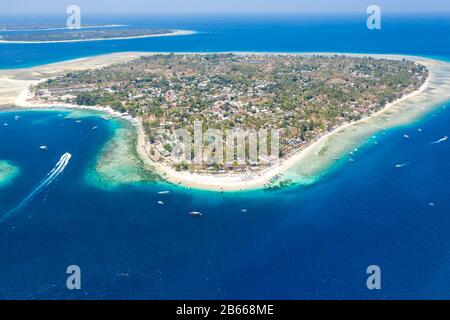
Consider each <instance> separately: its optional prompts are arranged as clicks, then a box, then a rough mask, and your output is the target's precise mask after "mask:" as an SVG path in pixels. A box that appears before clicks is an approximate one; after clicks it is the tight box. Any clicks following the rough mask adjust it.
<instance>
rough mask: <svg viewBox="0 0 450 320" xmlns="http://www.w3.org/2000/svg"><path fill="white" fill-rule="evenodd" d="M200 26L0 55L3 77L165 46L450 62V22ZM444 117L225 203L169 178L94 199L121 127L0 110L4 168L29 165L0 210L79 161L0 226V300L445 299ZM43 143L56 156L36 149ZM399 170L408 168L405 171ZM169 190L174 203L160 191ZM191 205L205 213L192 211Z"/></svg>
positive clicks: (1, 194)
mask: <svg viewBox="0 0 450 320" xmlns="http://www.w3.org/2000/svg"><path fill="white" fill-rule="evenodd" d="M192 19H193V18H192ZM203 19H204V20H190V21H184V22H183V21H181V20H177V21H175V22H174V21H172V22H171V21H168V20H165V21H166V22H165V23H166V24H167V25H170V24H172V25H177V26H180V27H181V26H183V27H186V28H191V29H200V26H201V28H202V29H201V30H203V32H204V33H202V34H201V35H197V36H192V38H187V37H186V38H184V39H182V38H179V39H175V38H173V39H146V40H130V41H125V42H120V43H119V42H117V43H109V44H104V45H101V44H100V43H95V44H94V43H91V44H76V45H73V46H71V45H68V44H67V45H45V46H42V47H40V46H34V45H31V46H32V47H27V48H25V47H24V46H22V45H10V46H5V45H1V46H0V57H2V58H4V59H0V61H1V63H2V65H1V66H2V67H4V68H5V67H11V66H14V67H20V66H25V65H30V64H39V63H43V62H48V61H50V60H51V61H57V60H64V59H67V58H71V57H75V56H82V55H87V54H89V53H100V51H101V52H110V51H114V50H118V51H125V50H127V51H128V50H149V51H156V50H161V48H166V49H167V50H168V51H171V50H173V49H175V48H178V49H179V50H180V51H189V50H190V49H192V50H193V51H199V50H200V51H201V50H203V51H206V50H210V51H219V50H222V49H227V50H228V49H230V50H231V49H233V50H242V51H248V50H252V49H254V50H258V49H260V50H268V51H319V50H323V51H354V52H391V53H416V54H422V55H428V56H433V55H435V56H441V57H450V50H449V49H450V45H449V44H448V43H446V42H443V41H442V35H443V33H444V32H448V31H449V23H447V24H446V23H444V22H442V21H441V20H439V19H440V18H427V19H428V20H427V19H423V20H420V21H419V22H415V24H414V23H413V22H412V21H411V20H408V19H404V18H398V20H391V21H387V22H386V28H385V29H383V30H382V32H381V33H380V34H377V35H375V36H373V38H371V37H372V36H369V38H368V39H367V38H366V40H368V41H367V42H363V41H359V40H358V39H360V37H362V36H367V33H366V32H367V31H366V30H364V29H360V28H359V27H355V26H359V24H358V21H359V20H354V18H352V19H350V20H347V21H345V20H342V21H338V22H336V23H335V24H333V22H329V23H327V24H323V23H322V24H321V23H316V22H314V23H313V22H310V24H309V25H308V28H307V29H305V26H304V24H305V23H306V22H304V21H303V22H302V21H296V20H286V19H281V20H276V19H275V18H273V19H271V20H267V19H266V20H254V21H250V20H245V21H244V22H243V21H242V20H237V19H235V18H233V19H231V18H229V19H228V20H226V19H225V18H223V19H225V20H224V21H222V22H223V25H220V24H219V23H218V22H211V21H209V22H208V21H206V20H205V18H203ZM290 19H294V18H292V17H291V18H290ZM430 19H431V20H430ZM433 19H434V20H433ZM433 21H434V22H433ZM436 21H437V22H436ZM441 22H442V23H441ZM136 23H139V21H136ZM154 23H156V22H154ZM195 27H197V28H195ZM446 28H447V29H446ZM424 30H425V31H427V32H425V31H424ZM238 35H240V36H238ZM250 35H252V37H250ZM293 35H296V38H294V40H291V41H287V39H293ZM335 35H340V37H339V39H336V38H335V37H334V36H335ZM320 36H321V38H320ZM280 37H282V38H280ZM283 37H284V38H283ZM318 37H319V38H318ZM417 37H420V38H421V39H422V41H421V43H420V44H418V43H417V41H416V39H417ZM324 39H334V40H333V41H331V42H330V41H324ZM263 40H264V41H263ZM114 45H115V46H114ZM56 49H58V50H56ZM96 50H97V51H96ZM14 59H15V60H20V62H16V61H15V60H14ZM449 109H450V108H443V107H442V106H437V107H436V111H435V112H434V113H430V114H428V115H426V116H424V118H422V119H420V120H418V121H416V122H414V123H411V124H409V125H406V126H403V127H398V128H394V129H391V130H388V131H386V135H379V138H378V142H379V144H378V145H374V144H373V143H371V142H368V143H367V144H365V145H364V146H363V147H362V148H360V151H359V152H358V153H357V154H356V156H355V160H356V161H355V162H354V163H343V164H342V165H340V166H339V168H336V169H335V170H332V171H331V172H330V173H329V174H328V175H326V176H325V177H324V178H322V179H321V180H320V182H319V183H316V184H313V185H311V186H308V187H302V186H296V187H292V188H288V189H285V190H282V191H277V192H263V191H255V192H245V193H241V194H223V195H222V194H218V193H212V192H206V191H196V190H185V189H182V188H178V187H174V186H168V185H166V184H162V183H149V184H142V183H139V184H130V185H122V186H120V187H118V188H115V189H113V190H106V189H102V188H97V187H96V186H95V185H92V184H90V183H88V182H87V180H86V175H88V174H89V172H90V169H91V168H92V166H93V165H94V164H95V159H96V158H97V156H98V152H99V150H101V149H102V147H103V146H104V144H105V143H107V141H108V140H109V139H110V138H111V137H112V136H113V134H114V131H115V130H116V128H117V125H118V124H117V123H114V122H113V121H109V122H108V121H104V120H102V119H101V118H99V117H96V116H91V117H84V118H83V119H82V122H81V123H80V122H76V119H73V118H66V117H65V116H66V113H63V112H59V111H51V112H49V111H48V112H41V111H39V112H38V111H33V112H20V113H18V112H3V113H0V123H1V124H3V123H8V124H9V125H8V126H1V127H0V142H1V143H0V159H2V160H8V161H11V162H12V163H14V164H15V165H17V166H18V167H19V168H20V174H19V175H18V176H17V177H16V178H15V179H14V180H13V181H12V182H11V184H9V185H8V186H7V187H5V188H2V189H0V215H4V214H5V213H7V212H9V211H10V210H11V208H14V206H16V205H17V204H18V203H20V202H21V201H23V200H24V199H25V198H26V197H27V196H28V195H30V194H31V193H33V191H34V190H36V187H37V186H39V182H41V181H42V179H43V178H44V177H46V175H47V174H48V173H49V172H51V171H52V169H54V168H55V165H56V164H57V162H58V161H59V160H60V158H61V156H62V155H63V154H64V153H66V152H69V153H70V154H71V155H72V158H71V159H70V161H69V163H68V165H67V166H66V167H64V169H63V170H59V171H61V172H60V173H59V174H58V175H57V177H56V178H55V179H53V180H52V181H51V183H50V184H49V185H48V186H46V187H45V188H43V189H39V190H38V191H39V192H38V193H37V194H34V197H32V200H31V201H30V202H29V203H28V204H27V205H26V206H25V207H24V208H23V209H21V210H19V211H17V212H15V213H14V215H13V216H12V217H11V218H10V219H8V220H6V221H3V222H1V223H0V261H1V264H0V297H1V298H12V299H14V298H37V299H39V298H61V299H70V298H85V299H89V298H91V299H94V298H95V299H102V298H160V299H169V298H288V299H292V298H362V299H365V298H376V299H378V298H400V299H402V298H449V294H448V290H447V289H448V287H449V285H450V283H449V279H450V274H449V270H450V268H449V266H450V256H449V254H448V252H449V247H450V238H449V232H448V230H450V229H449V228H450V215H449V213H450V202H449V199H448V194H449V191H450V190H449V189H450V185H449V182H448V181H450V168H449V163H450V159H449V157H450V152H449V151H450V150H449V148H450V144H449V142H442V143H439V144H431V142H433V141H437V140H438V139H440V138H442V137H444V136H448V135H449V126H448V123H449V122H450V112H449V111H450V110H449ZM15 115H20V119H18V120H15V119H14V116H15ZM60 115H61V116H60ZM93 127H97V129H96V130H92V128H93ZM418 128H421V129H422V132H419V131H418V130H417V129H418ZM404 134H408V135H409V136H410V139H404V138H403V135H404ZM42 144H46V145H48V146H49V149H48V151H47V152H43V151H42V150H40V149H39V146H40V145H42ZM399 163H408V164H409V165H408V166H405V167H403V168H401V169H399V168H395V165H396V164H399ZM59 171H58V172H59ZM162 190H170V191H171V193H170V194H167V195H159V194H158V192H159V191H162ZM158 201H164V203H165V204H164V205H163V206H161V205H158V204H157V202H158ZM431 203H432V204H433V206H432V205H430V204H431ZM244 208H245V209H247V212H246V213H242V212H241V209H244ZM193 210H195V211H202V212H203V213H204V216H203V217H201V218H195V217H191V216H189V215H188V214H187V213H188V212H189V211H193ZM71 264H76V265H79V266H80V268H81V270H82V290H80V291H75V292H73V291H68V290H67V289H66V287H65V282H66V273H65V270H66V267H67V266H68V265H71ZM372 264H377V265H379V266H380V267H381V270H382V290H380V291H369V290H367V288H366V278H367V274H366V268H367V266H369V265H372Z"/></svg>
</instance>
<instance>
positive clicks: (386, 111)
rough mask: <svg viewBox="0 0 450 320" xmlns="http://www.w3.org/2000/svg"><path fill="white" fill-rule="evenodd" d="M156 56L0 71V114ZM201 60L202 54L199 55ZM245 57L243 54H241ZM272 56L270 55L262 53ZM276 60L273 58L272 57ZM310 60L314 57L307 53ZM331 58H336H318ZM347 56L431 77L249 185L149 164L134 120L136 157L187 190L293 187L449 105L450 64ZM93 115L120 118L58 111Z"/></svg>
mask: <svg viewBox="0 0 450 320" xmlns="http://www.w3.org/2000/svg"><path fill="white" fill-rule="evenodd" d="M151 54H156V53H142V52H130V53H115V54H110V55H105V56H98V57H90V58H83V59H77V60H71V61H66V62H61V63H54V64H49V65H44V66H38V67H33V68H27V69H17V70H2V71H0V108H1V105H9V106H12V105H15V106H18V107H23V108H55V106H54V105H43V104H36V103H35V102H34V101H33V100H32V97H31V96H30V94H29V91H28V87H29V86H30V85H32V84H35V83H37V82H39V81H44V80H45V79H47V78H51V77H55V76H58V75H61V74H64V73H66V72H70V71H76V70H84V69H91V68H99V67H102V66H106V65H110V64H113V63H119V62H126V61H130V60H132V59H135V58H137V57H139V56H142V55H151ZM197 54H201V53H197ZM239 54H246V53H239ZM261 54H270V53H261ZM271 54H275V53H271ZM307 54H312V53H307ZM320 54H322V55H325V54H334V53H320ZM346 55H351V56H372V57H374V58H388V59H403V58H405V59H408V60H414V61H416V62H418V63H421V64H423V65H425V66H426V67H427V68H428V69H429V71H430V76H429V78H428V79H427V81H426V82H425V83H424V84H423V85H422V87H421V88H420V89H419V90H417V91H415V92H413V93H411V94H408V95H406V96H404V97H402V98H401V99H398V100H396V101H395V102H393V103H390V104H388V105H386V106H385V107H384V108H383V109H382V110H380V111H378V112H376V113H375V114H373V115H371V116H370V117H367V118H364V119H362V120H359V121H357V122H354V123H348V124H345V125H343V126H341V127H339V128H337V129H335V130H333V131H332V132H329V133H327V134H325V135H323V136H322V137H321V138H320V139H318V140H317V141H315V142H313V143H311V144H310V145H309V146H308V147H306V148H304V149H302V150H300V151H298V152H297V153H296V154H294V155H292V156H291V157H289V158H288V159H282V161H281V163H280V164H279V165H276V166H274V167H271V168H268V169H266V170H264V171H261V172H259V173H256V172H255V173H252V177H251V178H250V179H246V181H243V179H242V176H241V175H226V176H222V175H200V174H192V173H189V172H184V171H183V172H178V171H176V170H174V169H172V168H169V167H167V166H166V165H162V164H160V163H156V162H154V161H152V160H151V159H150V158H149V157H148V156H147V153H146V148H145V141H146V137H145V134H144V131H143V129H142V127H141V125H140V122H139V120H138V119H130V118H129V117H125V118H126V120H129V121H131V122H132V123H133V124H134V125H135V126H136V128H137V130H138V132H139V136H138V145H137V151H138V154H139V155H140V157H141V158H142V159H143V161H144V162H145V163H146V164H147V165H148V167H149V168H151V169H149V170H156V171H157V172H158V173H159V174H160V175H162V176H163V177H164V178H165V179H166V180H167V181H169V182H171V183H174V184H179V185H183V186H186V187H191V188H198V189H207V190H214V191H221V190H223V191H239V190H249V189H260V188H262V187H263V186H264V185H266V184H267V183H268V182H269V180H270V179H271V178H272V177H274V176H275V175H278V174H283V179H286V178H289V179H291V180H292V181H293V182H300V181H305V180H308V179H311V177H315V176H317V175H319V174H320V173H321V172H323V171H324V170H325V169H326V168H329V167H330V166H331V165H332V164H333V163H334V162H335V161H334V158H339V157H341V156H342V155H343V154H345V153H347V152H349V151H351V150H353V149H354V148H355V147H357V146H359V145H360V144H361V143H362V142H363V141H365V140H366V139H367V138H369V137H370V136H371V135H373V134H374V133H376V132H379V131H382V130H384V129H387V128H390V127H393V126H397V125H400V124H406V123H409V122H411V121H413V120H415V119H417V118H419V117H420V116H422V115H423V114H425V113H427V112H430V111H432V110H433V109H434V108H435V107H436V105H438V104H439V103H444V102H446V101H448V100H450V63H447V62H442V61H437V60H432V59H428V58H421V57H414V56H400V55H368V54H346ZM61 107H63V108H76V109H92V110H97V111H101V112H106V113H108V114H110V115H112V116H115V117H122V118H123V115H121V114H120V113H118V112H115V111H113V110H112V109H111V108H108V107H82V106H74V105H67V104H66V105H64V104H60V105H58V106H57V107H56V108H61Z"/></svg>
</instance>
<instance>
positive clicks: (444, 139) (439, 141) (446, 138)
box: [431, 136, 448, 144]
mask: <svg viewBox="0 0 450 320" xmlns="http://www.w3.org/2000/svg"><path fill="white" fill-rule="evenodd" d="M447 140H448V137H447V136H445V137H443V138H441V139H439V140H437V141H434V142H432V143H431V144H438V143H441V142H444V141H447Z"/></svg>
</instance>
